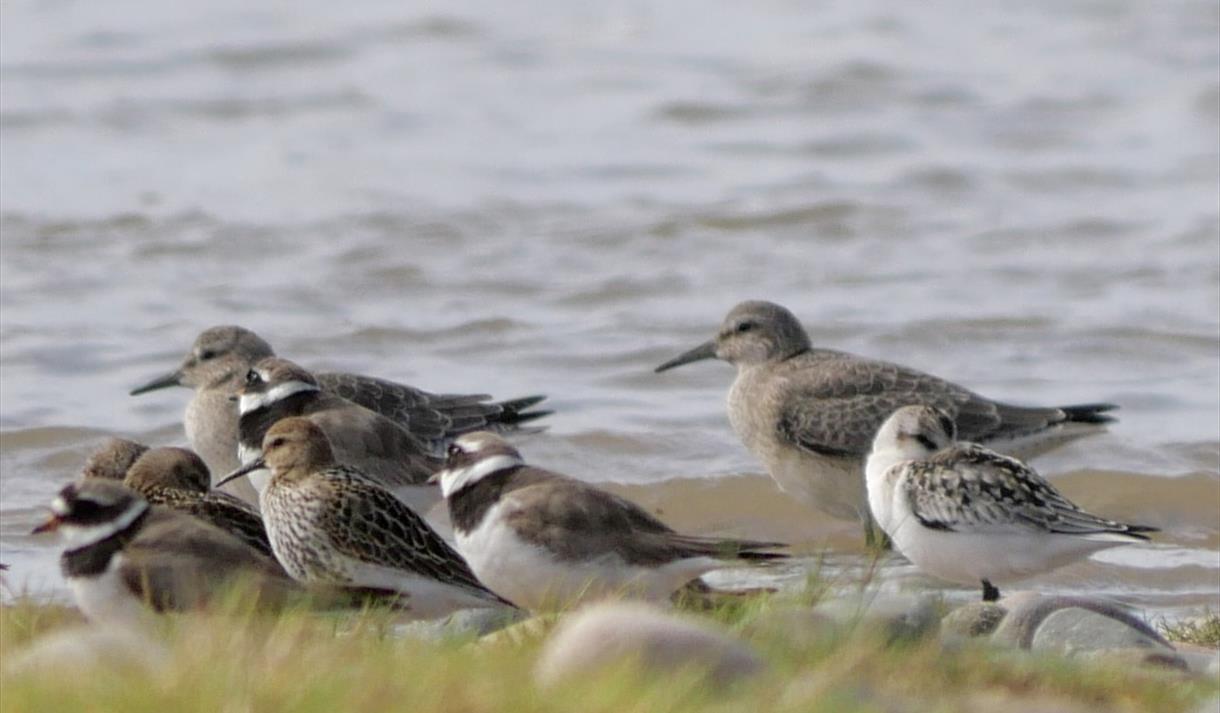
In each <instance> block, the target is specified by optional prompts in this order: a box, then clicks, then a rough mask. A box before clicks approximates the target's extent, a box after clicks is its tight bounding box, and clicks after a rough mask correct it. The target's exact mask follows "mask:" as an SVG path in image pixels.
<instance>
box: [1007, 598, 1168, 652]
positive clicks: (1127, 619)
mask: <svg viewBox="0 0 1220 713" xmlns="http://www.w3.org/2000/svg"><path fill="white" fill-rule="evenodd" d="M1000 606H1003V607H1004V608H1006V609H1008V614H1007V616H1005V617H1004V619H1003V621H1001V622H1000V625H999V626H998V627H996V630H995V632H994V633H992V635H991V641H993V642H995V643H998V644H1003V645H1008V646H1015V647H1017V648H1021V649H1029V648H1038V649H1042V650H1048V649H1057V650H1060V651H1063V652H1065V653H1071V652H1073V651H1090V650H1096V649H1104V648H1130V647H1152V646H1158V647H1161V648H1164V649H1167V650H1170V651H1172V650H1173V647H1172V646H1171V645H1170V644H1169V642H1167V641H1165V639H1164V638H1162V637H1161V635H1160V634H1158V633H1156V631H1155V630H1154V629H1153V628H1152V627H1150V626H1148V624H1147V623H1145V622H1144V621H1143V620H1142V619H1140V618H1139V617H1138V616H1136V615H1135V614H1134V613H1132V612H1131V610H1129V609H1127V608H1126V607H1124V606H1122V605H1121V604H1117V603H1115V602H1111V601H1107V600H1104V599H1091V598H1089V597H1080V596H1072V595H1051V596H1043V595H1040V594H1036V593H1034V592H1024V593H1021V594H1016V595H1013V596H1011V597H1006V598H1004V599H1002V600H1001V601H1000Z"/></svg>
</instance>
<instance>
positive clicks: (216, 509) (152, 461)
mask: <svg viewBox="0 0 1220 713" xmlns="http://www.w3.org/2000/svg"><path fill="white" fill-rule="evenodd" d="M211 481H212V479H211V475H210V474H209V473H208V468H207V466H206V465H204V463H203V460H202V459H201V458H200V457H199V456H197V455H195V454H194V453H193V452H191V451H189V450H187V449H185V448H153V449H150V450H149V451H147V452H145V453H144V454H143V455H142V456H140V457H139V458H138V459H137V460H136V462H135V463H133V464H132V466H131V468H130V469H129V470H128V471H127V475H126V476H125V477H124V478H123V484H124V485H126V486H127V487H129V488H132V489H133V490H135V491H137V492H138V493H140V494H141V495H143V496H144V498H145V499H146V500H148V502H150V503H152V504H153V505H164V506H166V507H169V508H173V509H174V510H177V511H179V512H183V513H186V514H188V515H192V516H194V517H197V518H199V519H201V520H204V521H205V522H208V523H210V524H212V525H214V526H216V527H218V528H220V529H222V530H224V531H225V532H227V533H229V534H231V535H233V536H234V537H237V538H238V539H239V540H241V541H242V542H245V543H246V544H247V545H250V546H251V547H253V548H254V549H256V550H258V551H259V552H261V553H263V554H265V555H267V556H268V557H272V556H273V554H272V552H271V541H270V540H269V539H268V538H267V530H266V528H264V527H263V519H262V517H261V516H260V515H259V512H258V509H257V508H255V507H254V506H253V505H251V504H249V503H247V502H246V501H244V500H242V499H240V498H237V497H234V496H232V495H229V494H228V493H224V492H221V491H219V490H211V489H210V485H211Z"/></svg>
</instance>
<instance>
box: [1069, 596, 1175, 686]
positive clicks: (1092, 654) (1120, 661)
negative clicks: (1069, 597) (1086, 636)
mask: <svg viewBox="0 0 1220 713" xmlns="http://www.w3.org/2000/svg"><path fill="white" fill-rule="evenodd" d="M1064 611H1071V610H1070V609H1065V610H1064ZM1077 658H1080V659H1083V660H1087V661H1096V662H1099V663H1104V664H1106V665H1108V666H1115V667H1117V668H1123V669H1131V668H1135V667H1139V666H1151V667H1154V668H1167V669H1172V670H1175V671H1182V672H1186V671H1189V670H1190V666H1189V665H1188V664H1187V663H1186V660H1185V659H1183V658H1182V657H1181V656H1179V655H1178V654H1176V653H1174V652H1173V651H1169V650H1167V649H1162V648H1159V647H1157V648H1150V647H1147V646H1137V647H1131V648H1125V649H1119V648H1115V649H1097V650H1093V651H1081V652H1079V653H1078V654H1077Z"/></svg>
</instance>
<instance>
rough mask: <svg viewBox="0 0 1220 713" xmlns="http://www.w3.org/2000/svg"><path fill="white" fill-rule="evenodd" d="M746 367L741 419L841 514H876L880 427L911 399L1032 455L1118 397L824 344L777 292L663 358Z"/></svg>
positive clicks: (783, 475)
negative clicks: (1014, 396) (983, 385)
mask: <svg viewBox="0 0 1220 713" xmlns="http://www.w3.org/2000/svg"><path fill="white" fill-rule="evenodd" d="M712 358H715V359H722V360H724V361H727V362H729V363H731V364H733V365H735V366H736V367H737V378H736V379H735V380H734V382H733V386H732V388H731V389H730V391H729V397H728V412H729V420H730V421H731V422H732V425H733V429H734V430H735V431H736V432H737V434H738V436H740V437H741V439H742V441H743V442H744V443H745V445H746V447H747V448H749V449H750V451H751V452H752V453H753V454H754V455H755V456H756V457H757V458H758V459H759V460H761V461H762V462H763V464H764V465H765V466H766V468H767V471H768V472H769V473H770V475H771V477H772V478H774V479H775V481H776V483H778V484H779V486H780V487H781V488H782V489H783V490H784V491H786V492H788V493H790V494H792V495H793V496H795V497H797V498H798V499H801V500H802V501H804V502H806V503H808V504H810V505H812V506H814V507H816V508H818V509H820V510H822V511H824V512H826V513H828V514H830V515H833V516H835V517H840V518H845V519H851V518H855V517H861V518H866V517H867V513H868V504H867V496H866V494H865V492H864V479H863V478H862V477H861V470H862V466H863V462H864V458H865V457H866V456H867V454H868V452H869V447H870V445H871V444H872V440H873V436H874V435H875V434H876V433H877V429H878V428H879V427H880V426H881V423H882V422H883V421H884V420H885V419H886V417H887V416H889V414H891V413H893V411H894V410H895V409H897V408H899V407H901V406H906V405H910V404H923V405H927V406H934V407H936V408H939V409H941V410H942V411H944V412H945V413H947V414H949V415H950V416H951V417H952V419H953V420H954V422H955V423H956V426H957V430H958V432H959V433H961V434H962V436H963V438H966V439H969V440H972V441H978V442H981V443H985V444H992V445H993V446H994V447H996V448H999V449H1001V450H1004V451H1005V452H1008V453H1011V454H1013V455H1017V456H1020V457H1030V456H1033V455H1036V454H1037V453H1040V452H1043V451H1045V450H1049V449H1050V448H1053V447H1055V446H1058V445H1061V444H1063V443H1065V442H1067V441H1069V440H1072V439H1074V438H1078V437H1080V436H1083V435H1086V434H1088V433H1092V432H1095V431H1096V430H1098V424H1103V423H1106V422H1109V421H1111V420H1113V419H1112V418H1111V417H1110V416H1107V415H1105V412H1107V411H1110V410H1112V409H1114V408H1116V407H1115V406H1113V405H1110V404H1089V405H1081V406H1062V407H1049V408H1038V407H1024V406H1014V405H1011V404H1005V403H1000V402H997V401H992V400H991V399H988V398H986V397H983V396H980V395H979V394H976V393H974V392H972V391H970V390H968V389H966V388H964V387H962V386H958V385H957V384H953V383H950V382H948V381H945V380H944V379H940V378H938V377H935V376H932V375H930V374H925V373H923V372H920V371H917V370H915V369H910V368H908V367H904V366H900V365H898V364H892V363H889V362H885V361H878V360H874V359H866V358H864V357H859V356H855V355H853V354H847V353H844V352H838V351H833V350H830V349H815V348H813V347H812V346H811V344H810V341H809V335H808V333H807V332H806V331H805V329H804V327H803V326H802V325H801V323H800V322H799V321H798V320H797V319H796V317H795V316H793V314H792V313H791V312H789V311H788V310H787V309H784V308H783V307H781V306H779V305H777V304H773V303H770V302H760V301H751V302H743V303H741V304H739V305H737V306H736V307H734V308H733V309H732V310H731V311H730V312H729V314H728V315H727V316H726V317H725V319H724V322H723V324H722V325H721V328H720V331H719V333H718V334H717V336H716V338H715V339H713V340H711V341H709V342H707V343H705V344H702V345H700V346H698V347H696V348H695V349H692V350H690V351H688V352H686V353H685V354H682V355H681V356H678V357H676V358H674V359H671V360H670V361H668V362H666V363H664V364H662V365H661V366H659V367H657V371H658V372H659V371H665V370H667V369H672V368H674V367H677V366H681V365H683V364H687V363H690V362H693V361H699V360H701V359H712Z"/></svg>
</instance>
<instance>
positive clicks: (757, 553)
mask: <svg viewBox="0 0 1220 713" xmlns="http://www.w3.org/2000/svg"><path fill="white" fill-rule="evenodd" d="M733 544H734V545H736V547H737V550H736V552H735V553H734V554H735V555H736V556H737V558H738V559H743V560H782V559H788V558H789V557H791V556H792V555H790V554H788V553H787V552H775V551H774V550H780V549H786V548H787V547H788V543H786V542H759V541H754V540H751V541H747V542H735V543H733Z"/></svg>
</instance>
